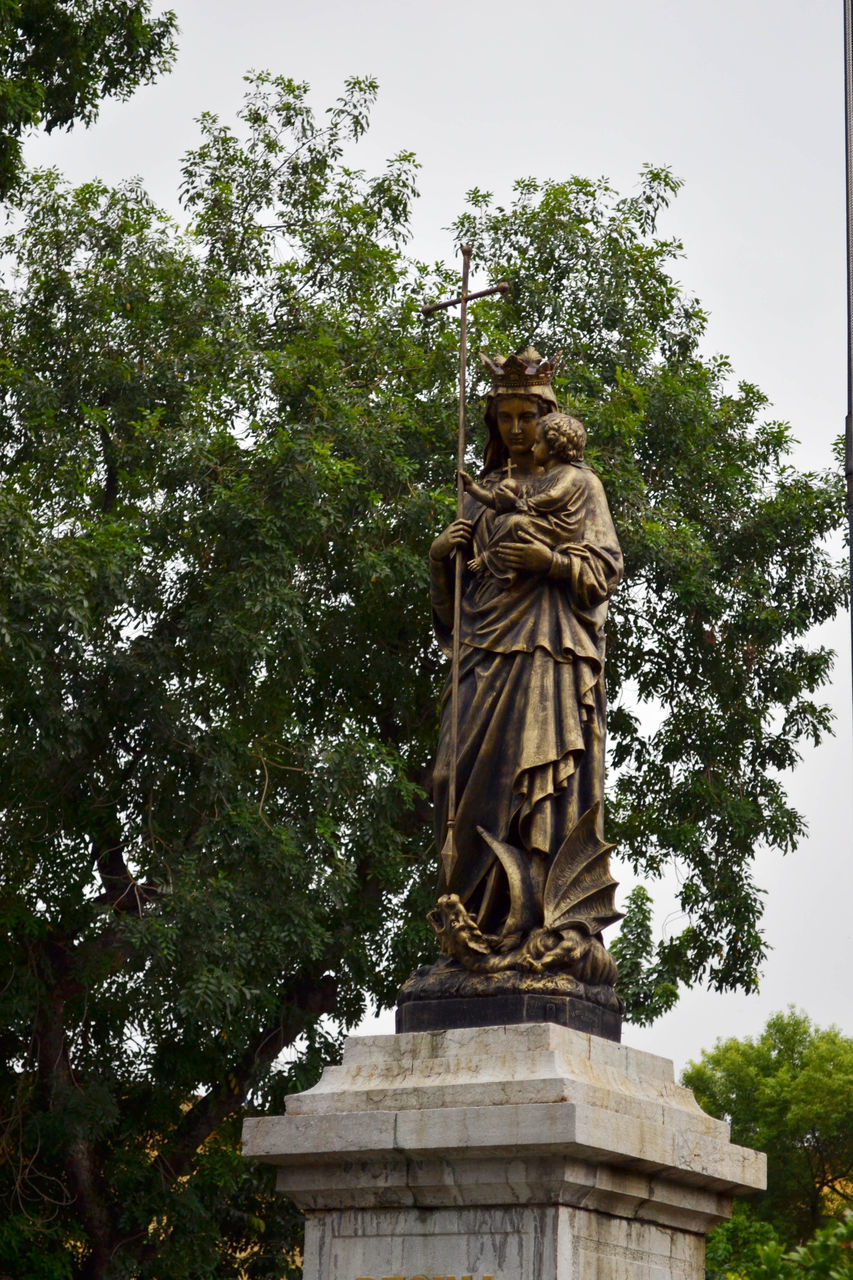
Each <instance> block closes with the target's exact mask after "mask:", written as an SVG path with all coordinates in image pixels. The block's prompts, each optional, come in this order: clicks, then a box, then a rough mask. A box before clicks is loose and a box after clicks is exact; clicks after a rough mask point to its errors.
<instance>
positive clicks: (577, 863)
mask: <svg viewBox="0 0 853 1280" xmlns="http://www.w3.org/2000/svg"><path fill="white" fill-rule="evenodd" d="M598 810H599V805H597V804H594V805H593V806H592V808H591V809H587V811H586V813H585V814H584V815H583V817H582V818H581V819H580V820H579V821H578V822H577V823H576V825H575V827H574V828H573V830H572V831H570V832H569V834H568V836H567V837H566V839H565V840H564V841H563V843H562V845H561V846H560V849H559V851H558V853H557V855H556V857H555V858H554V861H553V863H552V864H551V869H550V871H549V872H548V879H547V881H546V884H545V896H544V904H543V905H544V908H545V912H544V915H545V919H544V924H545V928H546V929H556V930H560V929H581V930H583V932H584V933H590V934H595V933H600V932H601V930H602V929H604V928H605V927H606V926H607V925H609V924H615V922H616V921H617V920H621V919H622V915H623V913H622V912H621V911H617V910H616V903H615V900H614V896H613V890H614V889H615V888H616V881H615V880H614V879H613V877H612V876H611V874H610V857H609V855H610V850H611V849H613V848H614V847H615V846H614V845H612V844H608V843H607V842H606V841H605V840H602V838H601V836H600V835H599V834H598V830H597V827H596V823H597V821H598Z"/></svg>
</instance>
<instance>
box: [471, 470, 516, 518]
mask: <svg viewBox="0 0 853 1280" xmlns="http://www.w3.org/2000/svg"><path fill="white" fill-rule="evenodd" d="M459 477H460V479H461V481H462V483H463V485H464V486H465V492H466V493H470V494H471V497H472V498H476V499H477V501H478V502H481V503H482V504H483V506H484V507H491V509H492V511H515V509H516V508H517V506H518V485H517V484H516V483H515V481H514V480H502V481H501V483H500V484H499V485H496V486H495V488H494V489H487V488H486V487H485V485H482V484H478V483H477V481H476V480H474V479H473V477H472V476H469V475H468V472H467V471H460V472H459Z"/></svg>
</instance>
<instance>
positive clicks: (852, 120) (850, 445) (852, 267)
mask: <svg viewBox="0 0 853 1280" xmlns="http://www.w3.org/2000/svg"><path fill="white" fill-rule="evenodd" d="M844 123H845V128H844V144H845V145H844V149H845V161H846V163H845V166H844V167H845V177H846V194H847V418H846V422H845V432H844V435H845V449H844V454H845V457H844V472H845V478H846V480H847V530H848V534H849V539H850V642H851V659H853V4H851V0H844Z"/></svg>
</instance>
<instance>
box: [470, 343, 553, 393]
mask: <svg viewBox="0 0 853 1280" xmlns="http://www.w3.org/2000/svg"><path fill="white" fill-rule="evenodd" d="M562 354H563V353H562V351H558V352H557V354H556V355H555V356H554V359H553V360H546V359H545V358H544V356H540V354H539V352H538V351H536V350H535V349H534V348H533V347H525V349H524V350H523V351H518V352H516V353H515V354H514V355H511V356H495V358H494V360H490V359H489V357H488V356H487V355H486V353H485V352H484V351H481V352H480V359H481V360H482V362H483V364H484V365H485V366H486V368H487V369H488V371H489V373H490V375H491V379H492V394H493V395H513V394H519V393H521V394H524V393H525V392H527V393H531V392H532V393H533V394H535V392H536V388H537V387H550V385H551V381H552V379H553V377H554V375H555V374H556V372H557V369H558V367H559V364H560V357H561V356H562Z"/></svg>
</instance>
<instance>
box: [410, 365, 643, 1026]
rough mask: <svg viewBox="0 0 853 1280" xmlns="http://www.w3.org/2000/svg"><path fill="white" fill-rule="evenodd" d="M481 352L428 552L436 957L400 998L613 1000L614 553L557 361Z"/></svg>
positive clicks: (614, 1004)
mask: <svg viewBox="0 0 853 1280" xmlns="http://www.w3.org/2000/svg"><path fill="white" fill-rule="evenodd" d="M484 362H485V363H486V364H487V367H488V368H489V371H490V374H491V377H492V391H491V393H490V394H489V396H488V398H487V403H486V424H487V427H488V443H487V446H486V452H485V459H484V466H483V470H482V472H481V474H480V477H479V479H478V480H473V479H472V478H471V477H470V476H468V475H467V474H465V473H463V474H462V480H463V483H464V486H465V490H466V494H465V502H464V510H463V512H462V515H461V517H460V518H459V519H456V520H454V521H453V523H452V524H450V525H449V526H448V527H447V528H446V529H445V530H444V531H443V532H442V533H440V534H439V535H438V537H437V538H436V539H435V541H434V542H433V544H432V548H431V551H430V569H431V595H432V607H433V617H434V624H435V630H436V635H437V637H438V640H439V643H440V644H441V646H442V648H443V649H444V650H445V652H446V653H448V655H449V653H450V644H451V638H452V628H453V616H454V615H453V589H454V570H455V557H456V556H457V555H459V556H463V557H464V567H463V570H462V584H461V590H462V596H461V614H460V641H461V646H460V660H459V671H458V682H459V683H458V716H459V721H458V746H457V752H456V758H455V759H453V758H451V756H452V751H451V742H452V739H453V734H452V732H451V724H450V720H451V716H450V705H451V699H450V696H449V687H450V686H449V683H448V689H446V690H445V696H444V700H443V704H442V722H441V731H440V736H439V745H438V753H437V759H436V763H435V770H434V783H433V799H434V804H435V822H436V839H437V844H438V848H439V849H443V848H444V847H445V844H446V835H447V823H448V790H449V780H450V776H451V770H455V788H456V797H455V813H454V814H453V818H454V823H453V825H454V828H455V829H454V840H453V847H454V849H455V854H454V856H453V857H452V858H450V859H446V858H445V859H443V865H442V868H441V873H440V875H441V882H440V891H439V899H438V903H437V905H436V908H435V910H434V911H433V912H432V913H431V916H430V918H431V920H432V923H433V925H434V927H435V929H436V932H437V933H438V935H439V937H440V939H441V943H442V952H443V957H442V960H441V961H439V963H438V965H436V966H433V967H432V968H431V969H429V970H420V971H419V972H418V974H417V975H414V976H413V978H411V979H410V980H409V982H408V983H407V984H406V985H405V986H404V988H403V991H402V992H401V1003H402V1004H403V1005H405V1002H406V1001H407V1000H415V1001H416V1000H424V999H427V1000H429V999H432V998H434V997H438V996H443V997H448V996H456V997H477V996H484V995H487V994H498V993H503V994H508V993H516V994H519V993H526V994H530V993H538V994H540V995H543V996H545V997H551V996H555V995H572V996H574V997H576V998H577V997H580V998H581V999H586V1000H591V1001H592V1002H593V1003H598V1004H599V1005H604V1006H606V1007H609V1008H610V1009H611V1010H616V1009H618V1000H617V998H616V997H615V996H614V995H613V992H612V984H613V982H614V981H615V976H616V970H615V965H614V962H613V960H612V958H611V957H610V955H609V954H608V952H607V951H606V950H605V949H604V946H603V944H602V941H601V936H600V935H601V930H602V929H603V928H604V927H605V926H606V925H607V924H610V923H612V922H613V921H615V920H617V919H619V918H620V916H619V912H617V911H616V910H615V905H614V900H613V888H614V881H613V880H612V879H611V877H610V871H609V863H608V852H609V849H610V848H611V847H612V846H610V845H607V844H606V843H605V841H604V838H603V798H604V743H605V696H604V647H605V642H604V622H605V619H606V616H607V606H608V601H609V599H610V597H611V595H612V594H613V592H614V591H615V589H616V587H617V586H618V584H619V580H620V578H621V575H622V554H621V552H620V550H619V543H618V540H617V537H616V532H615V529H614V527H613V521H612V519H611V516H610V511H609V509H608V505H607V499H606V497H605V495H604V490H603V488H602V485H601V482H600V480H599V479H598V477H597V476H596V474H595V472H594V471H593V470H592V469H591V468H590V467H589V465H588V464H587V463H586V462H584V458H583V454H584V446H585V444H586V432H585V430H584V427H583V425H582V424H581V423H580V422H579V421H578V420H577V419H576V418H573V417H571V416H570V415H568V414H565V413H561V412H560V411H559V408H558V405H557V400H556V397H555V394H554V390H553V387H552V379H553V376H554V373H555V366H554V365H552V364H551V363H550V362H549V361H548V360H545V359H543V358H542V357H541V356H540V355H539V354H538V353H537V352H536V351H534V350H533V349H532V348H530V347H528V348H527V350H526V351H524V352H522V353H521V354H520V355H514V356H510V357H508V358H507V359H501V358H498V359H497V360H496V361H495V362H492V361H490V360H485V358H484ZM464 1003H465V1004H466V1005H471V1004H472V1003H473V1001H472V1000H471V999H470V998H468V999H465V1001H464ZM575 1003H577V1000H575ZM408 1012H409V1013H410V1014H411V1010H409V1011H408ZM424 1012H425V1011H424ZM512 1020H516V1019H512ZM560 1020H563V1019H562V1018H561V1019H560ZM404 1021H408V1025H409V1028H410V1029H414V1026H415V1025H416V1024H414V1023H413V1022H412V1019H411V1017H410V1018H409V1019H408V1020H406V1019H404ZM445 1025H454V1024H453V1023H445ZM591 1029H592V1028H591ZM602 1034H610V1032H608V1031H607V1030H605V1031H603V1032H602ZM613 1038H618V1035H617V1036H614V1037H613Z"/></svg>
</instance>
